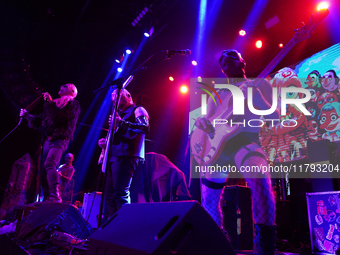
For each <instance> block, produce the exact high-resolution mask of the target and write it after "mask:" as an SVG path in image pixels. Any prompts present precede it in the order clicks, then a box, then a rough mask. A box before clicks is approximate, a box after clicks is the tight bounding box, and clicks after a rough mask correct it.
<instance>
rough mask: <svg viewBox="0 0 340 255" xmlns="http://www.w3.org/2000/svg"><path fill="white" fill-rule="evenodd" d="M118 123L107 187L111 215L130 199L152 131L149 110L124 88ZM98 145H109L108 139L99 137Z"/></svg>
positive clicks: (117, 118) (113, 96) (106, 194)
mask: <svg viewBox="0 0 340 255" xmlns="http://www.w3.org/2000/svg"><path fill="white" fill-rule="evenodd" d="M116 96H117V90H115V91H114V92H113V93H112V101H115V99H116ZM116 126H117V127H118V130H117V131H116V132H115V134H114V138H113V143H112V144H111V147H112V155H111V158H110V162H111V171H109V172H108V173H107V179H106V187H105V196H106V201H107V203H108V205H109V216H112V215H113V214H114V213H115V212H117V210H119V209H120V208H121V207H122V206H123V205H124V204H126V203H130V191H129V189H130V184H131V180H132V176H133V173H134V171H135V170H136V168H137V165H138V162H139V160H140V159H144V140H145V135H146V134H147V133H148V132H149V114H148V113H147V111H146V110H145V109H144V108H143V107H141V106H136V105H135V104H134V103H133V101H132V97H131V94H130V93H129V91H127V90H126V89H123V90H121V98H120V103H119V106H118V115H117V117H116ZM98 145H99V146H100V147H101V148H105V146H106V139H105V138H101V139H99V141H98Z"/></svg>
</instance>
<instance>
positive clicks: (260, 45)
mask: <svg viewBox="0 0 340 255" xmlns="http://www.w3.org/2000/svg"><path fill="white" fill-rule="evenodd" d="M255 46H256V48H258V49H261V48H262V41H261V40H257V41H256V43H255Z"/></svg>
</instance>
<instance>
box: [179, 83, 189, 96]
mask: <svg viewBox="0 0 340 255" xmlns="http://www.w3.org/2000/svg"><path fill="white" fill-rule="evenodd" d="M180 90H181V92H182V93H183V94H184V93H187V92H188V87H187V86H186V85H182V86H181V89H180Z"/></svg>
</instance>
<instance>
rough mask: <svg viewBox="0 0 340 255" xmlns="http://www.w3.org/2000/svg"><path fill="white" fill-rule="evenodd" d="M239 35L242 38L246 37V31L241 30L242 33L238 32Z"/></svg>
mask: <svg viewBox="0 0 340 255" xmlns="http://www.w3.org/2000/svg"><path fill="white" fill-rule="evenodd" d="M238 34H239V35H240V36H245V35H246V31H244V30H240V31H239V32H238Z"/></svg>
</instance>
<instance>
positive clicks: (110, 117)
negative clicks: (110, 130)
mask: <svg viewBox="0 0 340 255" xmlns="http://www.w3.org/2000/svg"><path fill="white" fill-rule="evenodd" d="M121 121H122V118H121V117H120V116H119V115H118V114H117V117H116V127H119V125H120V122H121ZM108 122H109V125H111V124H112V115H109V121H108Z"/></svg>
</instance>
